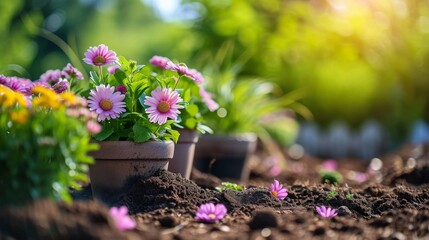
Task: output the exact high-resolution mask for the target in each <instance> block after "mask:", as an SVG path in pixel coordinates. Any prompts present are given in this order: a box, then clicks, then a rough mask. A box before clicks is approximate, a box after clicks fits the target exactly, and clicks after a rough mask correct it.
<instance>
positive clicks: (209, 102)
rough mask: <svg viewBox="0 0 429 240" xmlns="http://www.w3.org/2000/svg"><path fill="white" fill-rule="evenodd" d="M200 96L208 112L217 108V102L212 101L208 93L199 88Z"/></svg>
mask: <svg viewBox="0 0 429 240" xmlns="http://www.w3.org/2000/svg"><path fill="white" fill-rule="evenodd" d="M200 96H201V99H202V100H203V102H204V103H205V104H206V106H207V108H208V109H209V111H210V112H214V111H216V110H217V109H218V108H219V104H217V102H215V101H214V100H213V99H212V97H211V95H210V93H208V92H206V90H205V89H204V88H202V87H200Z"/></svg>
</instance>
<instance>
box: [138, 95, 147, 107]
mask: <svg viewBox="0 0 429 240" xmlns="http://www.w3.org/2000/svg"><path fill="white" fill-rule="evenodd" d="M145 99H146V94H145V93H142V95H140V97H139V102H140V104H141V105H142V107H144V106H145V105H144V100H145Z"/></svg>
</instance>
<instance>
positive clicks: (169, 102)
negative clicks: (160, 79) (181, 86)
mask: <svg viewBox="0 0 429 240" xmlns="http://www.w3.org/2000/svg"><path fill="white" fill-rule="evenodd" d="M182 101H183V100H182V98H181V97H180V96H179V93H178V92H177V91H174V90H173V89H171V88H165V87H164V88H159V87H158V88H156V89H155V90H153V91H152V92H151V96H148V97H146V99H145V100H144V104H145V105H146V106H148V107H149V108H147V109H146V110H145V111H146V113H147V114H149V121H150V122H153V123H158V124H159V125H162V124H164V123H166V122H167V118H170V119H173V120H176V119H177V116H178V115H179V114H180V111H179V109H182V108H184V107H183V106H181V105H178V103H180V102H182Z"/></svg>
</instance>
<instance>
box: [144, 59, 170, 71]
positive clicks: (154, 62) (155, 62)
mask: <svg viewBox="0 0 429 240" xmlns="http://www.w3.org/2000/svg"><path fill="white" fill-rule="evenodd" d="M149 62H150V64H152V65H154V66H157V67H160V68H163V69H166V68H167V65H168V63H170V62H171V60H170V59H168V58H166V57H161V56H153V57H152V58H151V59H150V60H149Z"/></svg>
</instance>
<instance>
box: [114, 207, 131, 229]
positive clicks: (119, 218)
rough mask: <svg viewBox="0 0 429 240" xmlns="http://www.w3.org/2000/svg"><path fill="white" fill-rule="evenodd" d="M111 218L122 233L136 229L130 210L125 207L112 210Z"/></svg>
mask: <svg viewBox="0 0 429 240" xmlns="http://www.w3.org/2000/svg"><path fill="white" fill-rule="evenodd" d="M110 216H112V218H113V220H114V221H115V225H116V227H117V228H118V229H119V230H120V231H126V230H132V229H134V228H135V227H136V222H135V221H134V220H133V219H132V218H131V217H130V216H128V208H127V207H125V206H121V207H119V208H117V207H112V208H110Z"/></svg>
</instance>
